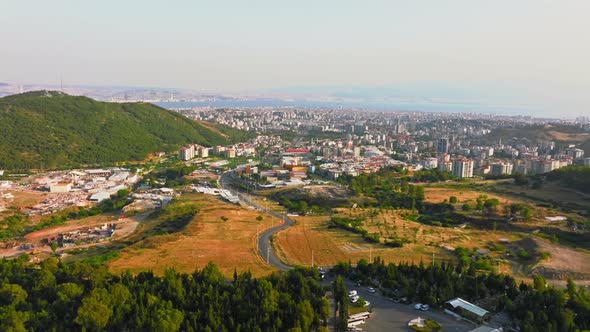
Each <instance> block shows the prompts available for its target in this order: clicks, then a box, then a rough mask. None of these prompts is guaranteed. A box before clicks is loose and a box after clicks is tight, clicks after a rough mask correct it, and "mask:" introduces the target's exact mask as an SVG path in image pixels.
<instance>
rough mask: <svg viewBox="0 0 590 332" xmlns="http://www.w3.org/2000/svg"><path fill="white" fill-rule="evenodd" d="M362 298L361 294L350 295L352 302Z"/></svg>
mask: <svg viewBox="0 0 590 332" xmlns="http://www.w3.org/2000/svg"><path fill="white" fill-rule="evenodd" d="M359 299H360V296H358V295H354V296H351V297H350V302H351V303H356V301H358V300H359Z"/></svg>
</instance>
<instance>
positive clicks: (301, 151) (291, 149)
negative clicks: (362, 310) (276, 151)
mask: <svg viewBox="0 0 590 332" xmlns="http://www.w3.org/2000/svg"><path fill="white" fill-rule="evenodd" d="M285 152H286V153H293V154H299V153H309V149H304V148H289V149H287V150H285Z"/></svg>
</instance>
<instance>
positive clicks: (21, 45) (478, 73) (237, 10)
mask: <svg viewBox="0 0 590 332" xmlns="http://www.w3.org/2000/svg"><path fill="white" fill-rule="evenodd" d="M589 17H590V1H589V0H555V1H549V0H545V1H544V0H530V1H529V0H506V1H504V0H495V1H485V0H481V1H477V0H461V1H460V0H444V1H442V0H430V1H421V0H407V1H396V0H385V1H376V0H374V1H371V0H366V1H359V0H355V1H345V0H338V1H331V0H314V1H303V0H300V1H280V0H268V1H256V0H242V1H223V0H216V1H199V0H195V1H170V0H167V1H164V0H162V1H146V0H142V1H139V0H138V1H131V0H101V1H81V0H71V1H66V0H52V1H47V0H37V1H34V0H2V1H1V3H0V37H1V39H0V40H1V42H2V45H3V46H2V48H1V50H0V82H2V81H5V82H31V83H33V82H34V83H56V84H57V83H58V82H59V79H60V77H63V79H64V82H65V83H66V84H97V85H136V86H158V87H178V88H189V89H196V90H201V91H218V92H224V91H227V92H240V91H263V90H268V89H271V88H276V87H291V86H306V87H309V86H312V87H316V86H317V87H322V86H334V85H337V86H365V87H379V86H390V87H400V86H405V85H407V86H414V87H416V89H417V90H418V92H420V91H419V90H420V88H419V87H420V86H421V85H422V84H428V85H436V86H439V87H448V88H453V89H462V88H471V89H473V88H474V87H476V90H477V91H479V92H478V95H476V96H472V97H474V98H475V99H482V100H487V101H489V102H490V103H494V102H498V103H503V102H507V101H509V102H513V103H522V104H531V105H536V106H538V107H539V108H540V109H541V108H542V109H545V110H552V112H553V110H555V109H559V110H558V111H556V112H565V113H568V114H573V115H578V114H590V91H589V90H590V19H589ZM470 91H472V90H470ZM423 93H425V94H427V93H428V92H427V91H424V92H423ZM443 94H444V93H443ZM474 94H475V93H474ZM426 97H428V96H426ZM436 97H445V96H442V95H441V96H436ZM504 97H506V98H504Z"/></svg>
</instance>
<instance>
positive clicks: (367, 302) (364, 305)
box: [363, 301, 371, 307]
mask: <svg viewBox="0 0 590 332" xmlns="http://www.w3.org/2000/svg"><path fill="white" fill-rule="evenodd" d="M370 305H371V302H369V301H365V304H363V307H368V306H370Z"/></svg>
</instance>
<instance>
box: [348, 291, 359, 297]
mask: <svg viewBox="0 0 590 332" xmlns="http://www.w3.org/2000/svg"><path fill="white" fill-rule="evenodd" d="M357 294H358V293H357V291H356V290H351V291H350V292H348V296H356V295H357Z"/></svg>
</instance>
